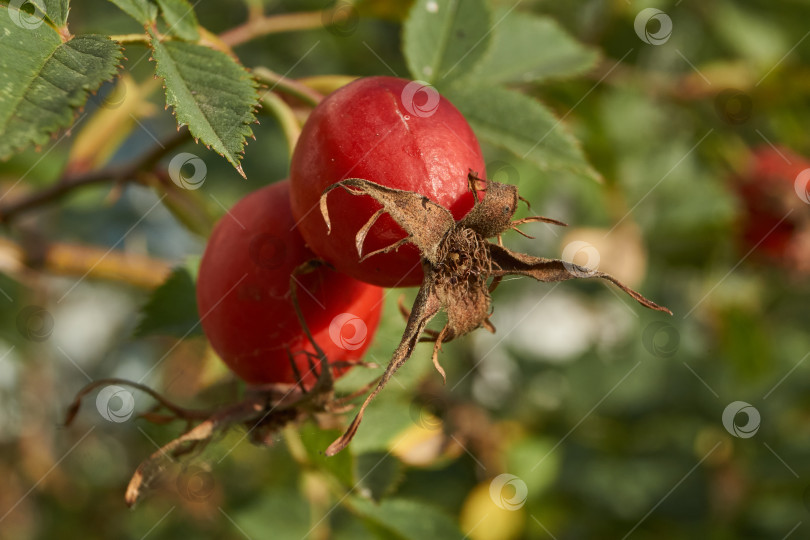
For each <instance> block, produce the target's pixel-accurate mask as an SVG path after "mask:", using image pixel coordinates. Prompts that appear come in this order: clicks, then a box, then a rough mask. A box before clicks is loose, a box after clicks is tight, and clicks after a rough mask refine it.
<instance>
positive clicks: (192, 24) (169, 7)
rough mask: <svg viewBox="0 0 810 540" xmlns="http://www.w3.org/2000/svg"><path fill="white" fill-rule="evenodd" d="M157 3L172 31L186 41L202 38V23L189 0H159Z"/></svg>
mask: <svg viewBox="0 0 810 540" xmlns="http://www.w3.org/2000/svg"><path fill="white" fill-rule="evenodd" d="M157 3H158V5H159V6H160V13H161V16H162V17H163V20H164V21H166V24H167V25H168V26H169V32H170V33H172V34H174V35H175V36H177V37H179V38H180V39H185V40H186V41H197V40H198V39H200V30H199V26H200V24H199V22H197V15H196V14H195V13H194V8H193V7H192V5H191V4H189V3H188V0H157Z"/></svg>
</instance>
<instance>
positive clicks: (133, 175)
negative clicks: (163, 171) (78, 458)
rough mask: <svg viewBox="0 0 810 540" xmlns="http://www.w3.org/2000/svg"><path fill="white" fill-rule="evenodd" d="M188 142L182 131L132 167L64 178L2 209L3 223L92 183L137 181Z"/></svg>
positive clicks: (184, 132) (113, 168)
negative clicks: (139, 175)
mask: <svg viewBox="0 0 810 540" xmlns="http://www.w3.org/2000/svg"><path fill="white" fill-rule="evenodd" d="M187 139H188V131H187V130H186V129H181V130H180V131H179V132H178V133H177V134H175V135H172V137H171V138H170V139H168V140H167V141H166V142H164V143H162V146H157V147H155V148H154V149H153V150H151V151H150V152H148V153H146V154H145V155H143V156H141V157H140V158H138V159H135V160H134V161H133V162H132V163H130V164H129V165H125V166H122V167H109V168H104V169H101V170H95V171H89V172H86V173H81V174H79V175H75V176H73V175H66V176H63V177H62V178H60V179H59V180H58V181H57V182H56V183H54V184H53V185H51V186H50V187H47V188H45V189H42V190H40V191H37V192H36V193H33V194H31V195H29V196H27V197H23V198H21V199H19V200H17V201H14V202H12V203H9V204H6V205H3V206H0V222H2V223H8V222H9V221H10V220H11V219H12V218H14V217H15V216H16V215H17V214H20V213H22V212H25V211H27V210H30V209H31V208H35V207H37V206H41V205H43V204H47V203H51V202H55V201H58V200H59V199H61V198H62V197H64V196H65V195H68V194H69V193H71V192H72V191H73V190H75V189H78V188H82V187H85V186H90V185H93V184H102V183H105V182H109V181H113V182H120V183H124V182H129V181H132V180H135V179H137V177H138V174H139V173H141V172H143V171H148V170H149V169H151V168H153V167H154V166H155V165H156V164H157V163H158V161H160V159H161V158H162V157H163V156H164V155H166V154H168V153H169V152H171V151H172V150H174V149H175V148H177V147H178V146H180V145H181V144H182V143H184V142H185V141H186V140H187Z"/></svg>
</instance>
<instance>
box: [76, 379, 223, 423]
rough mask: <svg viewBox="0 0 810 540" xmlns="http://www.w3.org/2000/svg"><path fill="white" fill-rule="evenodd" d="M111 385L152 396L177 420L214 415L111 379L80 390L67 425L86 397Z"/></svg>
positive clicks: (125, 381)
mask: <svg viewBox="0 0 810 540" xmlns="http://www.w3.org/2000/svg"><path fill="white" fill-rule="evenodd" d="M111 384H115V385H120V386H130V387H132V388H136V389H138V390H140V391H141V392H145V393H147V394H149V395H150V396H152V398H154V399H155V401H157V402H158V403H160V404H161V405H163V406H164V407H165V408H166V409H168V410H170V411H171V412H173V413H174V414H175V415H177V418H180V419H183V420H204V419H206V418H209V417H210V416H211V415H212V412H211V411H195V410H192V409H186V408H184V407H180V406H179V405H175V404H174V403H172V402H171V401H169V400H167V399H166V398H164V397H163V396H161V395H160V394H158V393H157V392H155V391H154V390H152V389H151V388H149V387H148V386H146V385H143V384H140V383H136V382H132V381H128V380H126V379H117V378H109V379H99V380H97V381H93V382H91V383H89V384H87V385H86V386H85V387H84V388H82V389H81V390H79V392H78V393H77V394H76V397H75V398H74V399H73V403H71V405H70V407H68V412H67V414H66V415H65V425H66V426H68V425H70V423H71V422H73V419H74V418H75V417H76V414H78V412H79V407H81V404H82V399H83V398H84V396H86V395H87V394H89V393H90V392H92V391H93V390H95V389H96V388H98V387H100V386H109V385H111Z"/></svg>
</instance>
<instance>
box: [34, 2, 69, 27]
mask: <svg viewBox="0 0 810 540" xmlns="http://www.w3.org/2000/svg"><path fill="white" fill-rule="evenodd" d="M43 1H44V3H45V15H46V16H47V17H48V19H50V21H51V22H52V23H53V24H54V25H56V26H57V27H58V28H62V27H64V26H65V25H66V24H67V18H68V11H70V5H69V4H70V2H69V0H43ZM36 3H38V2H36Z"/></svg>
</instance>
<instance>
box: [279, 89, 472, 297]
mask: <svg viewBox="0 0 810 540" xmlns="http://www.w3.org/2000/svg"><path fill="white" fill-rule="evenodd" d="M470 169H472V170H473V171H475V172H477V173H479V174H480V175H484V174H485V170H484V159H483V156H482V155H481V148H480V146H479V144H478V140H477V139H476V138H475V134H474V133H473V132H472V129H471V128H470V126H469V124H468V123H467V121H466V120H465V119H464V117H463V116H462V115H461V113H460V112H459V111H458V110H457V109H456V108H455V107H454V106H453V105H452V104H451V103H450V102H449V101H447V100H446V99H444V98H443V97H441V96H440V95H439V94H438V92H437V91H436V90H435V89H434V88H433V87H431V86H424V85H422V84H421V83H419V82H415V81H407V80H404V79H397V78H394V77H368V78H364V79H359V80H357V81H354V82H352V83H350V84H348V85H346V86H344V87H343V88H340V89H339V90H337V91H335V92H333V93H332V94H330V95H329V96H327V97H326V98H325V99H324V100H323V101H322V102H321V103H320V104H319V105H318V106H317V107H316V108H315V110H313V111H312V114H311V115H310V117H309V118H308V119H307V122H306V124H305V125H304V128H303V130H302V132H301V136H300V138H299V139H298V143H297V145H296V148H295V152H294V154H293V157H292V164H291V168H290V181H291V185H292V187H291V199H290V200H291V203H292V211H293V215H294V216H295V219H296V220H297V222H298V227H299V229H300V231H301V234H302V235H303V237H304V239H305V240H306V242H307V245H308V246H309V247H310V248H311V249H312V251H314V252H315V253H317V254H318V255H319V256H320V257H322V258H323V259H325V260H326V261H328V262H329V263H331V264H332V265H333V266H334V267H335V268H337V269H338V270H339V271H341V272H344V273H346V274H348V275H350V276H352V277H354V278H357V279H360V280H362V281H365V282H368V283H373V284H376V285H380V286H384V287H398V286H399V287H405V286H416V285H419V284H420V283H421V282H422V277H423V276H422V269H421V267H420V265H419V250H418V249H417V248H416V246H414V245H412V244H406V245H404V246H402V247H400V248H399V249H398V250H397V251H392V252H389V253H384V254H379V255H374V256H372V257H369V258H368V259H366V260H365V261H363V262H360V261H359V257H358V255H357V248H356V246H355V235H356V234H357V231H358V230H359V229H360V228H361V227H362V226H363V225H364V224H365V223H366V222H367V221H368V220H369V219H370V218H371V216H372V215H373V214H374V212H375V211H376V210H377V209H379V208H380V205H379V204H378V203H377V202H376V201H374V200H373V199H371V198H370V197H357V196H352V195H350V194H348V193H345V192H343V191H342V190H335V191H333V192H332V193H330V194H329V212H330V216H331V218H332V231H331V234H329V235H327V230H326V224H325V223H324V220H323V217H322V216H321V213H320V211H319V210H318V202H319V200H320V197H321V194H322V193H323V191H324V189H326V188H327V187H328V186H330V185H332V184H334V183H336V182H339V181H340V180H344V179H346V178H363V179H366V180H371V181H372V182H376V183H378V184H381V185H384V186H388V187H392V188H396V189H401V190H406V191H414V192H416V193H420V194H422V195H425V196H426V197H428V198H429V199H431V200H432V201H434V202H436V203H438V204H439V205H441V206H443V207H445V208H447V209H448V210H450V212H451V213H452V214H453V217H454V218H455V219H460V218H461V217H463V216H464V215H465V214H466V213H467V212H468V211H469V210H470V208H472V206H473V195H472V193H470V191H469V189H468V183H467V174H468V173H469V171H470ZM403 237H405V232H404V231H403V230H402V228H401V227H399V225H397V224H396V223H395V222H394V220H392V219H391V218H390V216H388V215H387V214H384V215H382V216H381V217H380V218H379V219H378V220H377V222H376V223H375V224H374V226H373V227H372V228H371V231H370V232H369V234H368V237H367V238H366V241H365V244H364V245H363V253H369V252H371V251H374V250H376V249H381V248H384V247H387V246H389V245H391V244H393V243H395V242H396V241H397V240H399V239H401V238H403Z"/></svg>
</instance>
